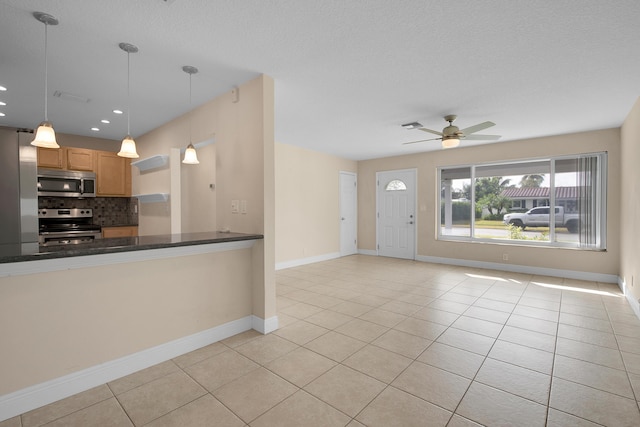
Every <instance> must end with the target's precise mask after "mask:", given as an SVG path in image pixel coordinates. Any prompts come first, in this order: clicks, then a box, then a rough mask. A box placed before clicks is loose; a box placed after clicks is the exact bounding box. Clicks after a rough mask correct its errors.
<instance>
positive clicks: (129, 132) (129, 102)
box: [127, 51, 131, 136]
mask: <svg viewBox="0 0 640 427" xmlns="http://www.w3.org/2000/svg"><path fill="white" fill-rule="evenodd" d="M130 56H131V52H129V51H127V135H129V136H130V135H131V130H130V129H129V127H130V123H131V88H130V87H131V71H130V68H131V67H130V60H129V58H130Z"/></svg>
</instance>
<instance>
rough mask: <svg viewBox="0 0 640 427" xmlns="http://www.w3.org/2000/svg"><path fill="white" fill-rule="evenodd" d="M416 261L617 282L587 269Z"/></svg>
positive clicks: (422, 258)
mask: <svg viewBox="0 0 640 427" xmlns="http://www.w3.org/2000/svg"><path fill="white" fill-rule="evenodd" d="M416 261H423V262H432V263H435V264H449V265H459V266H462V267H473V268H486V269H489V270H500V271H510V272H512V273H523V274H535V275H539V276H553V277H564V278H567V279H577V280H590V281H595V282H602V283H618V276H616V275H615V274H603V273H590V272H588V271H575V270H560V269H557V268H544V267H531V266H528V265H516V264H504V263H498V262H484V261H472V260H467V259H458V258H441V257H431V256H423V255H418V256H417V257H416Z"/></svg>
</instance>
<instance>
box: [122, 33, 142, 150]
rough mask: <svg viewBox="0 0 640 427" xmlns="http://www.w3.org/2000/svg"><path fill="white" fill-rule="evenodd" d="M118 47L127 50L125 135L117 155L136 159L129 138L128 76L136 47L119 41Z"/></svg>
mask: <svg viewBox="0 0 640 427" xmlns="http://www.w3.org/2000/svg"><path fill="white" fill-rule="evenodd" d="M118 46H119V47H120V49H122V50H124V51H125V52H127V136H125V137H124V139H123V140H122V145H121V146H120V151H119V152H118V156H120V157H127V158H129V159H137V158H138V157H140V156H139V155H138V152H137V151H136V142H135V141H134V140H133V138H131V130H130V125H131V105H130V103H131V85H130V83H131V78H130V68H131V67H130V61H129V56H130V54H132V53H136V52H137V51H138V47H137V46H134V45H132V44H129V43H120V44H119V45H118Z"/></svg>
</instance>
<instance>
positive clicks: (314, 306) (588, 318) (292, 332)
mask: <svg viewBox="0 0 640 427" xmlns="http://www.w3.org/2000/svg"><path fill="white" fill-rule="evenodd" d="M277 295H278V296H277V304H278V316H279V320H280V326H281V327H280V329H279V330H277V331H275V332H273V333H271V334H269V335H264V336H263V335H260V334H258V333H256V332H254V331H249V332H245V333H242V334H239V335H236V336H234V337H231V338H229V339H226V340H224V341H222V342H219V343H216V344H213V345H210V346H208V347H205V348H202V349H200V350H197V351H194V352H191V353H189V354H186V355H184V356H181V357H178V358H176V359H174V360H171V361H167V362H164V363H161V364H159V365H156V366H153V367H151V368H148V369H145V370H143V371H140V372H137V373H135V374H133V375H130V376H128V377H125V378H121V379H119V380H116V381H113V382H111V383H108V384H105V385H102V386H100V387H96V388H95V389H93V390H89V391H87V392H84V393H80V394H78V395H76V396H72V397H70V398H67V399H64V400H62V401H59V402H56V403H53V404H51V405H48V406H46V407H43V408H40V409H37V410H34V411H31V412H28V413H25V414H23V415H21V416H19V417H15V418H12V419H10V420H7V421H4V422H1V423H0V427H10V426H11V427H13V426H23V427H31V426H40V425H48V426H132V425H135V426H151V427H159V426H204V425H216V426H225V427H226V426H231V427H233V426H247V425H249V426H252V427H262V426H305V427H311V426H323V427H327V426H349V427H356V426H385V427H388V426H474V425H478V424H481V425H488V426H498V425H499V426H544V425H547V426H594V425H607V426H639V425H640V412H639V410H638V404H639V403H638V400H640V321H639V320H638V318H637V317H636V316H635V315H634V313H633V311H632V310H631V309H630V307H629V306H628V304H627V302H626V301H625V298H624V297H623V296H622V295H621V294H620V291H619V289H618V287H617V286H616V285H612V284H603V283H595V282H583V281H577V280H567V279H560V278H554V277H542V276H532V275H524V274H511V273H505V272H499V271H489V270H480V269H470V268H461V267H452V266H443V265H435V264H428V263H421V262H413V261H405V260H397V259H389V258H378V257H369V256H361V255H357V256H351V257H346V258H341V259H337V260H332V261H327V262H322V263H317V264H312V265H308V266H303V267H298V268H291V269H287V270H282V271H279V272H278V273H277Z"/></svg>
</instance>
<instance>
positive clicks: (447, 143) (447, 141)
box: [442, 138, 460, 148]
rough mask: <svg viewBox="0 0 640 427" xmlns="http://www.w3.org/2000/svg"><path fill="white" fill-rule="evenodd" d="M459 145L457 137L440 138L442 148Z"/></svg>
mask: <svg viewBox="0 0 640 427" xmlns="http://www.w3.org/2000/svg"><path fill="white" fill-rule="evenodd" d="M458 145H460V140H459V139H458V138H445V139H443V140H442V148H454V147H457V146H458Z"/></svg>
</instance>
